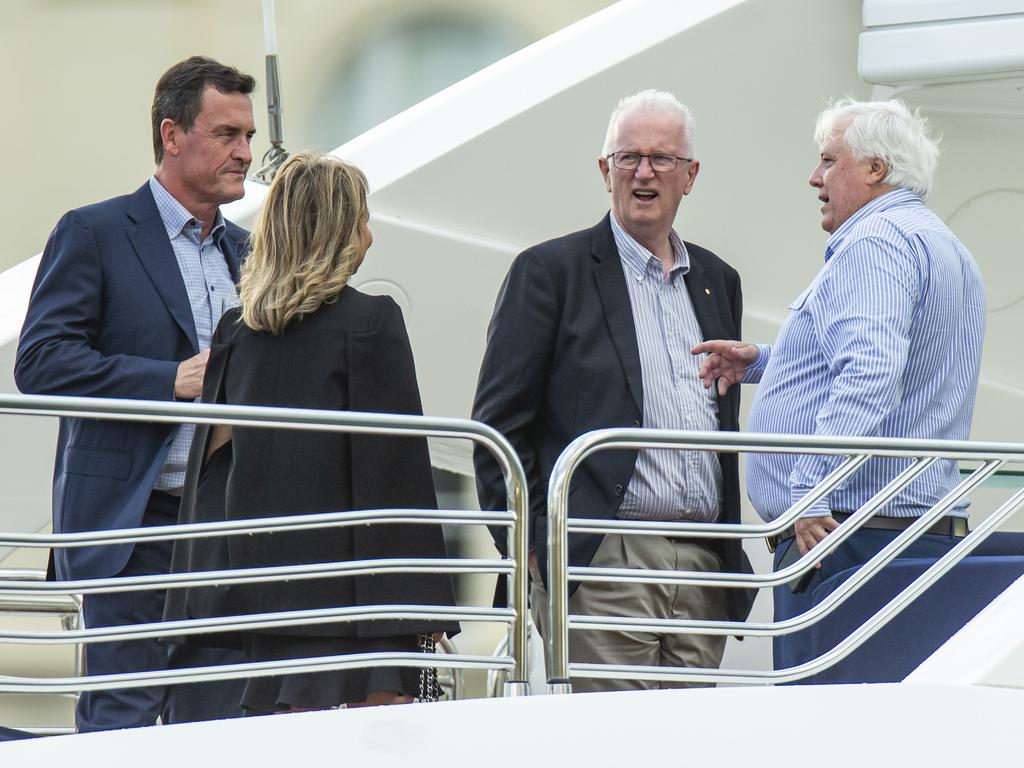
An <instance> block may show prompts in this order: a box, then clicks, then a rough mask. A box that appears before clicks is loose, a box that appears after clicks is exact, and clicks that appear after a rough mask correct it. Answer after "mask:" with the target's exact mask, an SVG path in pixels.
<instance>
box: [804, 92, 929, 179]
mask: <svg viewBox="0 0 1024 768" xmlns="http://www.w3.org/2000/svg"><path fill="white" fill-rule="evenodd" d="M840 133H842V135H843V143H844V144H846V146H847V147H849V148H850V151H851V152H853V155H854V157H856V158H857V159H858V160H872V159H875V158H877V159H879V160H881V161H882V162H884V163H885V164H886V167H888V169H889V172H888V174H887V175H886V177H885V179H884V182H885V183H886V184H891V185H892V186H894V187H901V188H903V189H909V190H910V191H911V192H913V193H915V194H917V195H919V196H920V197H921V198H922V199H923V198H926V197H928V192H929V191H930V190H931V187H932V176H933V175H934V174H935V166H936V164H937V163H938V160H939V141H938V139H936V138H932V135H931V130H930V129H929V127H928V121H927V120H926V119H925V118H924V117H922V116H921V114H920V111H918V110H915V111H914V112H911V111H910V110H909V109H907V105H906V104H904V103H903V102H902V101H900V100H898V99H893V100H891V101H854V100H853V99H843V100H842V101H839V102H837V103H835V104H833V105H832V106H830V107H829V108H828V109H826V110H825V111H824V112H822V113H821V114H820V115H818V123H817V125H816V126H815V129H814V139H815V141H817V142H818V147H819V148H823V147H824V146H825V144H827V143H828V142H830V141H832V140H833V139H835V138H836V137H837V136H838V135H839V134H840Z"/></svg>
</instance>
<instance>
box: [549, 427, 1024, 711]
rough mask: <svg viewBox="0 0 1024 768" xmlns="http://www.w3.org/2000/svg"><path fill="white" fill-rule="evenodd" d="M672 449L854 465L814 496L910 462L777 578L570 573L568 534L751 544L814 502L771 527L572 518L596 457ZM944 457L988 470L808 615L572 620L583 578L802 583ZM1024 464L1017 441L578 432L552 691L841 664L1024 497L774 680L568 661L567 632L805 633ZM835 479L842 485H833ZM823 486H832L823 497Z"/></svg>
mask: <svg viewBox="0 0 1024 768" xmlns="http://www.w3.org/2000/svg"><path fill="white" fill-rule="evenodd" d="M645 448H662V449H664V448H670V449H676V450H714V451H717V452H731V453H738V452H741V451H757V452H779V453H796V454H825V455H833V456H846V457H847V460H846V461H845V462H844V463H842V464H841V465H840V466H839V467H837V469H836V470H834V471H833V472H832V473H831V474H830V475H829V476H828V477H826V478H825V480H824V481H822V483H820V484H819V485H818V486H817V487H816V488H815V489H813V490H812V492H811V494H808V496H812V497H813V500H816V499H818V498H823V497H824V496H825V495H826V494H827V493H828V492H829V491H830V490H831V489H832V488H834V487H835V486H836V485H838V483H839V482H841V481H842V479H845V477H846V476H848V475H849V474H851V473H852V471H853V470H850V471H849V472H847V471H846V470H847V469H849V468H850V466H851V464H853V463H854V461H857V464H856V467H854V468H853V469H856V468H859V466H860V464H862V463H863V462H864V461H866V460H867V459H869V458H872V457H875V456H886V457H901V458H907V459H911V464H910V465H909V466H908V467H906V468H905V469H904V470H903V471H902V472H901V473H900V474H899V475H897V477H896V478H894V479H893V480H892V481H891V482H890V483H889V484H887V485H886V486H885V487H884V488H882V489H881V490H880V491H879V492H878V493H877V494H876V495H875V497H873V498H872V499H870V500H869V501H868V502H867V503H866V504H865V505H864V506H863V507H862V508H861V509H860V510H857V512H856V513H855V514H854V515H853V516H852V517H851V518H850V519H849V520H847V521H845V522H844V523H843V524H842V525H841V526H840V527H839V528H838V529H837V530H836V531H835V532H834V533H833V534H832V535H830V536H828V537H827V538H826V539H825V540H823V541H822V542H820V543H819V544H818V545H817V546H816V547H814V548H813V549H812V550H810V551H809V552H807V553H806V554H805V555H804V556H803V557H801V558H800V559H799V560H798V561H797V562H796V563H794V564H792V565H791V566H789V567H788V568H786V569H783V570H781V571H779V572H777V573H774V574H769V575H764V576H761V575H757V574H727V575H718V574H707V573H699V572H684V571H664V572H657V575H654V574H652V572H650V571H638V570H637V569H630V568H577V567H569V566H568V534H569V533H570V532H590V533H596V532H619V533H623V532H630V533H637V534H640V535H653V534H655V533H657V534H660V535H670V536H699V537H701V538H731V539H744V538H752V537H758V536H768V535H774V534H777V533H779V532H780V531H782V530H784V529H785V528H787V527H788V526H789V525H790V524H791V523H792V522H793V521H794V520H795V519H796V518H797V517H799V516H800V515H801V514H802V512H803V511H804V510H805V509H806V508H807V507H808V506H809V504H810V503H813V500H812V501H811V502H808V501H807V498H808V497H805V498H804V499H802V500H801V501H800V502H798V503H797V504H795V505H793V506H792V507H791V508H790V509H789V510H787V512H786V513H785V514H784V515H782V516H781V517H780V518H779V519H777V520H774V521H772V522H771V523H768V524H755V525H745V524H740V525H729V524H704V523H663V522H657V523H650V522H637V521H624V520H618V521H607V520H582V519H578V518H569V516H568V490H569V483H570V479H571V477H572V473H573V472H574V471H575V470H576V468H577V467H578V466H579V464H580V463H581V462H582V461H583V460H584V459H585V458H586V457H587V456H588V455H590V454H591V453H594V452H595V451H599V450H608V449H629V450H638V449H645ZM940 459H953V460H957V459H961V460H970V461H980V462H982V466H981V467H980V468H978V469H977V470H975V471H974V472H972V473H971V475H970V476H969V477H967V478H966V479H965V480H963V481H961V482H960V483H959V484H958V485H957V486H956V487H955V488H954V489H953V490H952V491H950V493H949V494H947V495H946V496H945V497H944V498H943V499H942V500H940V501H939V502H938V503H937V504H936V505H935V506H934V507H932V509H930V510H928V512H927V513H925V514H924V515H922V516H921V517H920V518H919V519H918V520H917V521H916V522H915V523H913V524H912V525H911V526H909V527H908V528H907V529H906V530H905V531H903V532H901V533H900V534H899V535H898V536H897V537H895V538H894V540H893V541H892V542H890V544H889V545H887V546H886V547H885V548H883V549H882V550H881V551H880V552H879V553H877V554H876V555H875V556H874V557H873V558H871V559H870V560H869V561H868V562H867V563H865V564H864V565H863V566H862V567H861V568H860V569H859V570H858V571H857V573H856V574H854V575H853V576H851V578H850V579H849V580H848V583H845V584H844V585H842V586H841V587H840V588H839V589H837V590H836V591H835V592H834V593H832V595H830V596H829V598H828V599H826V600H824V601H823V602H822V603H821V604H819V605H817V606H815V607H814V608H813V609H811V610H809V611H807V612H806V613H804V614H802V615H800V616H797V617H793V618H791V619H789V620H787V621H784V622H769V623H751V622H732V621H684V620H671V619H649V620H638V619H631V618H619V617H581V616H571V617H570V616H569V615H568V584H569V580H570V578H572V579H574V580H580V581H585V580H609V579H623V580H630V581H639V582H646V583H672V584H703V585H706V586H714V587H731V588H739V587H746V588H750V587H762V586H776V585H778V584H783V583H786V582H788V581H790V580H792V579H793V578H796V577H797V576H799V575H800V574H801V573H803V572H804V571H806V570H807V569H808V568H811V567H813V565H814V564H815V563H817V562H818V561H819V560H820V559H821V558H822V557H824V556H825V555H827V554H828V553H829V552H831V551H833V550H834V549H835V548H836V547H837V546H839V545H840V544H841V543H842V541H843V540H844V539H845V538H847V537H848V536H850V535H852V533H853V532H854V531H855V530H856V529H857V528H859V527H860V526H861V525H863V524H864V523H866V522H867V520H868V519H869V518H870V516H871V515H873V514H874V513H875V512H877V510H878V509H880V508H881V507H882V506H883V505H884V504H885V503H886V502H887V501H888V500H890V499H891V498H892V497H893V496H895V494H896V493H898V492H899V490H900V489H902V488H903V487H905V486H906V485H907V484H909V483H910V482H911V481H912V480H913V479H914V478H915V477H916V476H917V475H919V474H920V473H921V472H923V471H924V470H925V469H927V468H928V466H930V465H931V464H932V463H934V462H935V461H938V460H940ZM1014 461H1016V462H1020V461H1024V445H1018V444H1013V443H978V442H967V441H952V440H933V441H914V440H905V439H893V438H873V439H872V438H822V437H816V436H804V435H800V436H793V435H754V434H745V433H718V432H688V431H679V430H646V429H626V428H622V429H604V430H596V431H594V432H589V433H586V434H584V435H581V436H580V437H579V438H577V439H576V440H574V441H573V442H572V443H570V444H569V445H568V446H567V447H566V449H565V450H564V451H563V452H562V454H561V455H560V456H559V458H558V460H557V461H556V462H555V466H554V468H553V470H552V473H551V478H550V482H549V488H548V517H549V519H548V542H547V543H548V554H549V557H548V574H547V575H548V593H549V605H548V611H549V616H548V620H549V624H548V626H550V627H551V628H552V629H551V631H550V633H549V635H548V637H546V638H545V647H546V655H547V673H548V690H549V692H552V693H566V692H569V691H571V684H570V682H569V676H570V670H571V671H572V672H574V673H584V675H585V676H589V677H621V678H636V679H651V680H680V679H685V680H687V681H693V682H734V683H750V682H789V681H792V680H796V679H800V678H803V677H807V676H809V675H812V674H815V673H817V672H819V671H821V670H823V669H825V668H827V667H828V666H831V665H833V664H835V663H837V662H838V661H840V660H842V659H843V658H844V657H845V656H846V655H848V654H849V653H851V652H853V651H854V650H856V648H857V647H859V645H861V644H862V643H863V642H865V641H866V640H867V639H868V638H870V637H871V636H872V635H873V634H874V633H875V632H877V631H878V630H879V629H881V628H882V627H883V626H884V625H885V623H886V622H887V621H888V620H890V619H891V618H892V616H894V615H896V613H898V612H899V610H901V609H902V607H903V606H904V605H906V604H907V603H909V602H910V601H912V600H913V599H914V598H916V597H917V595H919V594H920V593H921V592H923V591H924V590H925V589H927V588H928V586H930V585H931V584H932V583H933V582H934V581H935V580H937V579H938V578H940V577H941V576H942V575H943V574H944V573H946V572H947V571H948V570H949V569H950V568H952V567H953V566H954V565H956V563H957V562H959V561H960V559H962V558H963V557H965V556H966V555H967V554H968V553H969V552H970V551H971V550H972V549H974V548H975V547H976V546H977V545H978V544H980V543H981V541H983V540H984V538H985V537H987V536H988V535H989V533H991V531H992V530H994V529H995V528H996V527H997V526H998V525H999V523H1001V522H1002V521H1003V520H1005V519H1006V518H1007V517H1009V516H1010V515H1012V514H1013V513H1014V512H1015V511H1016V510H1017V509H1018V508H1019V507H1020V506H1022V505H1024V491H1022V492H1021V493H1020V494H1017V495H1015V496H1014V497H1013V498H1011V499H1010V500H1009V501H1007V502H1006V503H1005V504H1003V505H1002V506H1000V507H999V509H997V510H996V511H995V512H994V513H992V515H990V516H989V518H988V519H987V520H986V522H985V524H984V525H982V526H980V527H979V528H978V529H977V530H975V531H974V532H972V533H971V534H970V535H969V536H968V537H967V538H965V539H964V541H962V542H960V544H958V545H957V546H956V547H955V548H953V549H952V550H951V551H950V552H949V553H948V554H947V555H946V556H944V557H943V558H941V559H940V560H939V561H938V562H937V563H936V564H935V565H934V566H932V567H931V568H929V569H928V571H926V572H925V573H924V574H922V575H921V576H920V577H918V578H917V579H916V580H915V581H914V582H913V583H911V584H910V585H909V586H908V587H907V588H906V589H905V590H904V591H903V592H901V593H900V594H899V595H897V596H896V597H895V598H893V600H892V601H891V602H890V603H889V604H888V605H887V606H886V607H885V608H883V609H882V611H880V612H879V613H878V614H876V616H875V617H873V618H872V620H870V621H868V622H866V623H865V624H864V625H863V626H862V627H861V628H860V630H858V631H857V632H855V633H854V634H853V635H851V636H850V638H847V640H845V641H844V642H843V643H841V644H840V645H839V646H837V648H835V649H833V650H832V651H830V652H829V653H826V654H823V655H822V656H821V657H819V658H818V659H815V660H812V661H811V662H808V663H807V664H804V665H801V666H800V667H794V668H791V669H784V670H775V671H768V672H742V671H735V670H721V669H666V668H661V667H638V666H628V665H600V664H581V663H574V664H571V665H570V663H569V642H568V631H569V629H570V627H572V628H581V629H584V628H585V629H588V630H601V629H618V630H635V631H663V632H695V633H700V634H714V635H729V634H750V635H759V636H774V635H779V634H788V633H790V632H795V631H798V630H800V629H802V628H805V627H806V626H808V625H809V624H811V623H813V622H814V621H817V620H820V619H821V618H822V617H823V616H825V615H827V614H828V613H830V612H831V611H832V610H834V609H835V608H836V607H837V606H838V605H839V604H841V603H842V602H843V601H844V600H845V599H847V598H848V597H849V596H850V595H851V594H853V593H854V592H855V591H856V590H857V589H858V588H859V587H860V585H861V584H862V583H863V582H864V581H866V580H867V579H868V578H870V577H871V575H873V574H874V573H876V572H877V571H879V570H880V569H881V568H883V567H884V566H885V565H886V564H887V563H889V562H890V561H891V560H893V559H894V558H895V557H896V556H897V555H898V554H899V553H900V552H901V551H902V550H903V549H905V548H906V547H907V546H909V545H910V543H912V542H913V541H914V540H915V539H916V538H917V536H919V535H920V534H922V533H924V532H925V531H926V530H927V528H928V527H929V526H930V525H931V524H932V523H933V522H934V521H935V520H937V519H938V518H939V517H940V516H942V515H943V514H945V513H946V512H948V511H949V509H951V508H952V507H953V506H954V504H955V503H956V502H957V501H958V500H959V499H960V498H962V497H963V496H965V495H966V494H967V493H969V492H970V491H971V490H973V489H974V488H976V487H977V486H979V485H980V484H981V483H982V482H984V480H985V479H987V478H988V477H990V476H991V475H992V474H994V473H995V472H996V471H997V470H998V469H999V468H1000V467H1001V466H1002V465H1003V464H1004V463H1006V462H1014ZM837 473H842V474H843V477H842V478H841V479H840V480H838V481H837V480H836V475H837ZM823 488H825V490H822V489H823Z"/></svg>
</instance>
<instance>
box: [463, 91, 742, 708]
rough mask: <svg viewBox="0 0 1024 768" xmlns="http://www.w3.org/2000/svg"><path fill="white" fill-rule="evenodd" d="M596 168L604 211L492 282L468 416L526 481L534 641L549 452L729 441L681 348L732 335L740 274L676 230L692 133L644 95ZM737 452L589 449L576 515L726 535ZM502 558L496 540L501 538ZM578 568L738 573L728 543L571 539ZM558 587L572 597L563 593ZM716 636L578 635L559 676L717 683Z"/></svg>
mask: <svg viewBox="0 0 1024 768" xmlns="http://www.w3.org/2000/svg"><path fill="white" fill-rule="evenodd" d="M598 166H599V168H600V171H601V174H602V176H603V178H604V182H605V186H606V187H607V189H608V192H609V193H611V212H610V214H609V215H607V216H605V217H604V219H603V220H602V221H601V222H600V223H599V224H597V225H596V226H595V227H592V228H590V229H587V230H583V231H581V232H576V233H574V234H571V235H566V236H565V237H560V238H558V239H555V240H551V241H548V242H546V243H542V244H540V245H537V246H534V247H533V248H529V249H527V250H526V251H524V252H523V253H521V254H519V256H518V257H517V258H516V259H515V261H514V263H513V264H512V267H511V269H510V270H509V273H508V276H507V277H506V278H505V282H504V284H503V285H502V288H501V291H500V293H499V295H498V300H497V304H496V306H495V310H494V317H493V319H492V320H491V324H490V328H489V330H488V337H487V350H486V353H485V355H484V360H483V365H482V367H481V370H480V380H479V383H478V386H477V392H476V400H475V403H474V407H473V417H474V418H476V419H479V420H481V421H484V422H486V423H488V424H490V425H492V426H494V427H495V428H497V429H498V430H500V431H501V432H503V433H504V434H505V435H506V436H507V437H508V438H509V440H510V441H511V442H512V444H513V446H515V448H516V450H517V452H518V453H519V456H520V458H521V459H522V463H523V467H524V469H525V470H526V474H527V478H528V480H529V489H530V490H529V492H530V507H531V508H530V523H531V525H530V529H531V530H530V534H531V535H530V541H531V544H532V545H535V546H536V547H537V548H536V552H537V555H538V557H537V560H538V561H539V563H535V565H536V564H539V571H540V572H539V573H538V572H537V569H536V568H533V569H532V571H533V575H534V581H533V593H532V597H533V605H534V611H535V616H536V617H537V619H538V624H539V625H540V628H541V632H542V633H543V632H544V631H545V627H544V623H545V622H544V615H545V608H546V602H547V595H546V592H545V589H544V583H543V581H542V578H541V575H540V574H545V575H546V560H547V552H546V547H545V544H546V541H547V513H546V510H547V486H548V479H549V476H550V474H551V469H552V466H553V464H554V462H555V460H556V459H557V458H558V455H559V454H560V453H561V451H562V450H563V449H564V448H565V446H566V445H568V443H570V442H571V441H572V440H573V439H574V438H575V437H577V436H578V435H580V434H582V433H584V432H587V431H589V430H594V429H600V428H603V427H639V426H641V425H643V426H645V427H661V428H675V429H699V430H715V429H719V428H721V429H732V430H735V429H737V424H738V418H739V398H738V397H737V394H738V393H737V392H735V391H734V392H729V393H726V394H723V395H722V396H718V395H717V394H716V393H715V392H707V391H705V390H704V389H703V388H702V387H701V386H700V382H699V380H698V379H697V369H698V364H697V363H698V361H697V360H695V359H694V358H691V356H690V355H689V349H690V347H692V346H693V344H695V343H697V342H698V341H700V340H701V339H705V338H716V337H718V336H719V335H720V334H721V333H722V332H726V333H733V332H735V333H737V334H738V333H739V329H740V318H741V315H742V300H741V294H740V281H739V275H737V274H736V271H735V270H733V269H732V268H731V267H730V266H729V265H727V264H726V263H725V262H723V261H722V260H721V259H719V258H718V257H717V256H715V255H714V254H712V253H711V252H710V251H707V250H705V249H704V248H701V247H700V246H697V245H694V244H692V243H684V242H683V241H682V240H681V239H680V238H679V236H678V235H677V234H676V233H675V231H674V230H673V228H672V226H673V222H674V220H675V216H676V211H677V209H678V208H679V203H680V201H681V200H682V198H683V196H684V195H686V194H688V193H689V192H690V190H691V189H692V188H693V183H694V181H695V180H696V178H697V172H698V170H699V168H700V164H699V162H698V161H697V160H695V159H693V120H692V118H691V116H690V112H689V110H688V109H687V108H686V107H685V106H683V105H682V104H680V103H679V101H678V100H677V99H676V98H675V97H674V96H672V95H671V94H668V93H665V92H658V91H643V92H641V93H638V94H635V95H633V96H630V97H627V98H625V99H623V100H622V101H621V102H620V103H619V105H618V107H617V108H616V109H615V111H614V112H613V113H612V116H611V120H610V121H609V125H608V132H607V137H606V140H605V146H604V150H603V151H602V153H601V156H600V157H599V158H598ZM475 458H476V469H477V489H478V492H479V496H480V504H481V508H483V509H499V508H504V507H505V505H506V496H505V485H504V481H503V479H502V474H501V471H500V469H499V468H498V466H497V464H496V463H495V462H494V461H493V460H492V459H491V458H490V457H489V456H488V455H487V454H486V452H479V451H478V452H477V455H476V457H475ZM739 504H740V499H739V478H738V472H737V462H736V457H735V455H723V456H721V457H719V456H717V455H715V454H710V453H699V452H679V451H644V452H640V453H639V455H638V454H637V452H636V451H603V452H599V453H598V454H595V455H593V456H592V457H591V458H589V459H588V460H587V461H585V462H584V464H583V465H582V466H581V467H580V468H579V470H578V471H577V472H576V473H575V475H574V478H573V483H572V491H571V493H570V498H569V514H570V515H571V516H574V517H589V518H616V517H618V518H626V519H639V520H689V521H707V522H712V521H732V522H735V521H738V520H739ZM496 543H497V545H498V547H499V549H504V541H503V539H502V538H501V537H498V538H497V540H496ZM569 562H570V564H572V565H577V566H586V565H593V566H600V567H633V568H647V569H652V570H658V569H661V570H682V571H719V570H723V566H724V569H725V570H728V571H744V570H745V571H749V563H748V562H747V561H746V559H745V557H744V556H743V555H742V551H741V549H740V547H739V545H738V544H737V543H736V542H729V543H724V544H721V543H719V542H716V543H711V542H709V541H705V542H695V541H694V540H693V539H669V538H666V537H663V536H620V535H607V536H603V537H602V536H600V535H581V536H575V535H574V536H571V537H570V540H569ZM576 586H577V585H576V584H571V585H570V587H571V588H572V587H576ZM750 604H751V595H750V594H749V592H748V591H747V590H721V589H719V590H715V589H711V588H707V587H692V586H684V587H674V586H662V585H650V584H635V583H604V582H586V583H584V584H582V585H579V586H578V589H575V591H574V592H573V594H572V597H571V599H570V604H569V611H570V613H573V614H597V615H619V616H640V617H663V618H664V617H674V618H684V619H685V618H694V619H726V618H733V619H737V620H742V619H744V618H746V616H747V614H748V613H749V610H750ZM724 643H725V638H724V637H715V636H707V635H703V636H701V635H678V634H660V633H635V632H603V631H574V632H572V633H571V635H570V640H569V659H570V661H573V662H593V663H620V664H642V665H647V666H685V667H702V668H709V667H710V668H714V667H717V666H718V664H719V662H720V661H721V657H722V651H723V648H724ZM659 685H660V686H661V687H670V686H671V685H672V684H671V683H660V684H659V683H657V682H651V681H641V680H623V679H615V680H601V679H595V678H574V679H573V686H574V688H575V689H576V690H579V691H593V690H621V689H627V688H651V687H658V686H659Z"/></svg>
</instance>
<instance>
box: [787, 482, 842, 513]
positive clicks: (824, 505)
mask: <svg viewBox="0 0 1024 768" xmlns="http://www.w3.org/2000/svg"><path fill="white" fill-rule="evenodd" d="M810 492H811V489H810V488H808V487H805V486H799V487H796V488H794V489H793V491H792V493H791V494H790V504H791V505H792V504H796V503H797V502H798V501H800V499H802V498H804V497H805V496H806V495H807V494H809V493H810ZM831 516H832V507H831V505H830V504H829V501H828V496H825V497H824V498H822V499H818V500H817V501H816V502H814V503H813V504H812V505H811V506H810V507H808V508H807V509H806V510H805V511H804V513H803V514H802V515H801V516H800V517H801V518H804V517H831Z"/></svg>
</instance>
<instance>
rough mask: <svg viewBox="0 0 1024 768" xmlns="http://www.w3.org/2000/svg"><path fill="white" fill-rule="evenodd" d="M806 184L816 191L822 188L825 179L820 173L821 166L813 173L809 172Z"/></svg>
mask: <svg viewBox="0 0 1024 768" xmlns="http://www.w3.org/2000/svg"><path fill="white" fill-rule="evenodd" d="M807 183H808V184H810V185H811V186H812V187H814V188H815V189H817V188H818V187H821V186H824V184H825V179H824V176H823V174H822V172H821V166H820V165H819V166H818V167H816V168H815V169H814V170H813V171H811V178H809V179H808V180H807Z"/></svg>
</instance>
